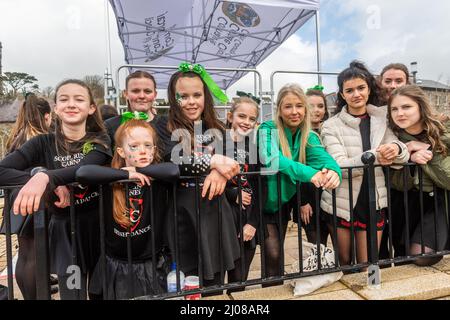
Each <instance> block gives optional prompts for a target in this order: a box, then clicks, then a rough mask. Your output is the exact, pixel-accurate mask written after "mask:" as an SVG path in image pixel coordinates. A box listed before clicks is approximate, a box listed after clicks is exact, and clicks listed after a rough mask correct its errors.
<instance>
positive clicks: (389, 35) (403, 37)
mask: <svg viewBox="0 0 450 320" xmlns="http://www.w3.org/2000/svg"><path fill="white" fill-rule="evenodd" d="M333 2H334V1H333ZM333 2H330V5H332V3H333ZM335 5H336V6H337V9H336V11H337V12H345V10H346V8H352V12H353V15H352V19H351V20H350V21H349V20H348V19H347V20H346V21H343V23H344V24H343V26H342V27H343V28H345V29H346V30H348V32H349V33H350V32H354V33H356V34H357V35H358V36H359V37H360V39H361V40H360V41H358V42H357V43H354V44H350V45H351V46H353V48H354V49H355V51H356V52H357V56H356V57H353V58H358V59H361V60H363V61H365V62H367V63H368V65H369V66H370V68H371V69H372V70H373V71H374V72H380V71H381V69H382V67H383V66H384V65H386V64H388V63H391V62H403V63H405V64H406V65H409V64H410V62H412V61H417V62H418V67H419V74H418V76H419V77H421V78H425V79H431V80H438V78H439V76H440V75H441V74H443V75H444V76H443V77H441V81H443V80H444V79H445V81H443V82H447V78H449V77H450V60H449V58H448V57H449V56H450V46H449V45H448V43H450V32H449V30H450V22H449V19H448V12H450V1H446V0H435V1H433V2H432V5H431V3H427V2H423V1H419V0H408V1H406V0H401V1H389V0H378V1H374V0H358V1H356V0H342V1H339V2H336V3H335Z"/></svg>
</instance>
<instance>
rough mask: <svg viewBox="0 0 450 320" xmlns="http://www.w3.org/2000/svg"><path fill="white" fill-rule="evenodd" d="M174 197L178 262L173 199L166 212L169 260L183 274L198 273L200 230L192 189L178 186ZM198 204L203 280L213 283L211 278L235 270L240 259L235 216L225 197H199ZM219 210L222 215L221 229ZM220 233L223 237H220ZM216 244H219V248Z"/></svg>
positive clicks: (193, 190)
mask: <svg viewBox="0 0 450 320" xmlns="http://www.w3.org/2000/svg"><path fill="white" fill-rule="evenodd" d="M199 190H200V192H201V187H199ZM176 196H177V197H176V201H177V215H178V216H177V227H178V253H179V261H176V254H175V239H174V237H175V232H174V231H175V221H174V214H173V212H174V211H173V199H171V200H170V208H169V211H168V213H167V217H168V223H167V227H168V230H167V235H168V242H169V246H170V249H171V253H172V259H173V260H174V261H176V262H177V263H178V264H179V266H180V268H181V270H182V271H183V272H184V273H185V274H188V273H192V272H194V273H197V268H198V265H199V257H198V236H197V235H198V231H199V230H198V227H197V212H196V209H195V204H196V192H195V188H194V187H182V186H179V187H178V188H177V193H176ZM198 203H199V208H200V244H201V259H202V262H203V263H202V268H203V278H204V279H206V280H212V279H214V274H216V273H218V272H220V271H221V269H222V270H223V271H226V270H232V269H234V261H235V260H237V259H239V256H240V251H239V241H238V239H237V236H236V235H237V230H236V226H235V219H234V216H233V215H234V213H233V210H232V208H231V206H230V204H229V203H228V201H227V199H226V197H225V195H224V194H223V195H221V196H218V197H215V198H214V199H213V200H211V201H210V200H208V199H207V198H201V195H199V196H198ZM219 203H220V206H219ZM219 207H220V208H221V213H222V219H221V228H220V230H219ZM219 234H221V235H222V237H221V238H220V237H219ZM219 239H221V241H219ZM219 242H221V247H220V245H219Z"/></svg>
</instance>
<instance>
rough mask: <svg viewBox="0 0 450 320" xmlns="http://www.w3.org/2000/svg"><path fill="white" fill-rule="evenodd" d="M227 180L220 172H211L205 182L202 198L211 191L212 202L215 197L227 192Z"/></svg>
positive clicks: (209, 197)
mask: <svg viewBox="0 0 450 320" xmlns="http://www.w3.org/2000/svg"><path fill="white" fill-rule="evenodd" d="M227 181H228V180H227V179H226V178H225V177H224V176H223V175H221V174H220V173H219V171H218V170H215V169H213V170H211V172H210V173H209V175H208V176H207V177H206V179H205V182H203V188H202V198H204V197H206V195H207V194H208V190H209V196H208V199H209V200H212V199H213V198H214V197H215V196H218V195H221V194H222V193H223V192H224V191H225V187H226V185H227Z"/></svg>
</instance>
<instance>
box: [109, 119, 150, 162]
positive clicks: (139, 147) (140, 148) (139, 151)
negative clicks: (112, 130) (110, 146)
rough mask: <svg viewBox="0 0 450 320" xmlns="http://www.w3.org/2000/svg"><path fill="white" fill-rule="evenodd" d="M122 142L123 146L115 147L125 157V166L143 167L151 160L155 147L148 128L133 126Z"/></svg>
mask: <svg viewBox="0 0 450 320" xmlns="http://www.w3.org/2000/svg"><path fill="white" fill-rule="evenodd" d="M123 142H124V143H123V146H120V147H117V152H118V153H119V155H120V156H121V157H122V158H124V159H125V163H126V166H127V167H137V168H143V167H146V166H148V165H149V164H151V163H152V162H153V156H154V154H155V148H156V147H155V144H154V143H153V137H152V135H151V133H150V132H149V130H147V129H145V128H141V127H137V128H133V129H131V130H130V133H129V135H127V137H126V138H125V139H124V140H123Z"/></svg>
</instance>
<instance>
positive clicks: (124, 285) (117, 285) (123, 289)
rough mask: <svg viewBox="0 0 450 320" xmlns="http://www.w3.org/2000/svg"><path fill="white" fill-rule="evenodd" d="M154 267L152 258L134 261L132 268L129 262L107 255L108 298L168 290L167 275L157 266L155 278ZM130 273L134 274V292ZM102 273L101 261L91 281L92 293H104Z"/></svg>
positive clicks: (90, 290)
mask: <svg viewBox="0 0 450 320" xmlns="http://www.w3.org/2000/svg"><path fill="white" fill-rule="evenodd" d="M153 268H155V265H154V264H153V262H152V260H151V259H149V260H146V261H143V262H135V263H132V265H131V270H130V268H129V266H128V262H126V261H121V260H117V259H114V258H111V257H109V256H106V284H107V287H106V290H107V292H106V298H107V299H108V300H120V299H130V298H136V297H142V296H148V295H156V294H161V293H164V292H166V289H165V281H166V280H165V279H166V278H165V277H166V275H165V274H164V273H163V272H162V270H161V269H159V268H156V277H157V279H155V280H154V279H153ZM130 273H131V274H133V278H132V279H133V280H132V281H133V285H132V287H133V290H132V292H131V291H130V282H129V279H130V278H129V275H130ZM102 275H103V271H102V264H101V263H100V261H99V262H98V263H97V266H96V267H95V270H94V273H93V275H92V277H91V281H90V283H89V292H90V293H92V294H96V295H101V294H102V292H103V285H102V281H103V279H102V278H103V277H102Z"/></svg>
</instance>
